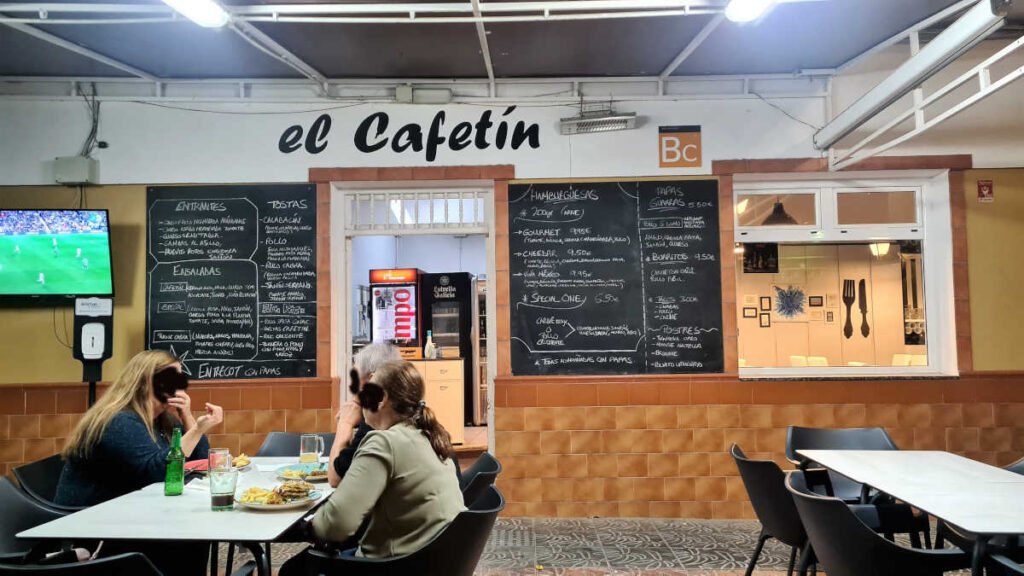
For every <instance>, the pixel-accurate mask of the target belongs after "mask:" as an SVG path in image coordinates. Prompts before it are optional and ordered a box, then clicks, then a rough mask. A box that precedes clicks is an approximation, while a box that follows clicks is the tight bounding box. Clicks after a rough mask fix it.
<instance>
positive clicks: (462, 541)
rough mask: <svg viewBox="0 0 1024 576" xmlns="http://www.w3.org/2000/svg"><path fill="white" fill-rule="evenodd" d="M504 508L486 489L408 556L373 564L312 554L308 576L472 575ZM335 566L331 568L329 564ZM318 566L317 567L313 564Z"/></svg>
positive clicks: (492, 489) (493, 492) (495, 493)
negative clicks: (470, 504) (355, 563)
mask: <svg viewBox="0 0 1024 576" xmlns="http://www.w3.org/2000/svg"><path fill="white" fill-rule="evenodd" d="M504 508H505V498H504V497H503V496H502V495H501V492H499V491H498V489H497V488H496V487H494V486H488V487H487V490H485V491H484V494H483V495H482V496H481V497H480V498H478V499H477V500H476V502H474V503H473V505H472V506H471V507H470V508H469V509H467V510H464V511H462V512H460V513H459V515H458V516H456V517H455V519H454V520H452V523H451V524H449V525H448V527H447V528H445V529H444V531H442V532H441V533H440V534H438V535H437V536H436V537H435V538H434V539H433V540H431V541H430V542H428V543H427V544H426V545H425V546H423V547H422V548H420V549H419V550H417V551H415V552H413V553H412V554H407V555H405V556H400V557H398V558H391V559H387V560H381V561H375V562H359V563H358V565H353V563H346V562H345V561H344V559H340V561H332V560H331V559H328V558H325V557H324V556H323V555H322V554H321V553H318V552H312V553H311V556H312V558H311V561H310V562H309V563H307V567H308V568H311V569H312V570H311V571H309V572H308V573H311V574H346V575H353V576H355V575H369V574H373V575H388V576H405V575H408V574H416V575H417V576H472V575H473V572H474V571H475V570H476V565H477V563H479V562H480V556H481V554H483V551H484V546H486V545H487V539H488V538H489V537H490V535H491V529H492V528H494V521H495V520H497V518H498V514H499V513H500V512H501V511H502V510H503V509H504ZM318 561H319V562H318ZM334 562H337V564H335V566H334V569H332V563H334ZM317 564H319V565H317Z"/></svg>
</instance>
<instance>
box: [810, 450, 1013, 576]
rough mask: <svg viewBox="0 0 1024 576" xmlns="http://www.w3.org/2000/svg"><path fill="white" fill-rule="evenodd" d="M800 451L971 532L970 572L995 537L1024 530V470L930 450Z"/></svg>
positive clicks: (978, 570)
mask: <svg viewBox="0 0 1024 576" xmlns="http://www.w3.org/2000/svg"><path fill="white" fill-rule="evenodd" d="M797 454H799V455H800V456H802V457H804V458H806V459H807V460H811V461H813V462H816V463H818V464H819V465H821V466H823V467H825V468H828V469H829V470H832V471H834V472H837V473H839V474H842V475H843V476H846V477H848V478H850V479H852V480H855V481H857V482H860V483H862V484H864V485H865V486H866V487H870V488H874V489H875V490H878V491H879V492H884V493H886V494H889V495H890V496H892V497H894V498H896V499H898V500H902V501H903V502H906V503H907V504H910V505H911V506H914V507H915V508H918V509H920V510H922V511H924V512H926V513H928V514H930V515H932V516H934V517H936V518H941V519H942V520H943V521H945V522H947V523H949V524H952V525H954V526H956V527H958V528H960V529H962V530H965V531H967V532H969V533H971V534H973V535H974V536H975V539H974V547H973V550H971V574H972V576H980V575H981V574H983V570H984V558H985V555H986V553H987V546H988V543H989V541H990V540H991V539H992V538H993V537H995V536H1017V535H1021V534H1024V475H1020V474H1016V473H1014V472H1011V471H1009V470H1005V469H1003V468H997V467H995V466H991V465H989V464H985V463H983V462H978V461H977V460H971V459H969V458H964V457H963V456H959V455H957V454H953V453H951V452H942V451H932V450H797Z"/></svg>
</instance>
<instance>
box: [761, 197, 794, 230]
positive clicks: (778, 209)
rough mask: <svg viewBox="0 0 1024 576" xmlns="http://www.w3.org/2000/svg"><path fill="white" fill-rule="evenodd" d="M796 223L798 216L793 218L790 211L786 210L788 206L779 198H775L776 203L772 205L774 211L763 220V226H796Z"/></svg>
mask: <svg viewBox="0 0 1024 576" xmlns="http://www.w3.org/2000/svg"><path fill="white" fill-rule="evenodd" d="M796 224H797V221H796V218H793V217H792V216H790V215H789V212H786V207H785V206H783V205H782V202H779V200H778V199H776V200H775V205H774V206H772V213H771V214H769V215H768V217H767V218H765V219H764V221H762V222H761V225H762V226H785V225H789V226H794V225H796Z"/></svg>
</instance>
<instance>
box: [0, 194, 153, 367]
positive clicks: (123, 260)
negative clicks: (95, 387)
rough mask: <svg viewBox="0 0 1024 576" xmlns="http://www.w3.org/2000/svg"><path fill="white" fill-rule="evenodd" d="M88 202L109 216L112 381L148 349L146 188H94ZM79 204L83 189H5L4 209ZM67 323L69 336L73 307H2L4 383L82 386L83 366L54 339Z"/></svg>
mask: <svg viewBox="0 0 1024 576" xmlns="http://www.w3.org/2000/svg"><path fill="white" fill-rule="evenodd" d="M85 199H86V204H85V207H86V208H105V209H107V210H109V212H110V225H111V231H110V234H111V244H112V245H111V251H112V252H113V273H114V294H115V296H114V349H113V357H111V358H110V359H109V360H107V361H106V362H105V363H104V364H103V376H104V379H105V380H110V379H112V378H113V377H114V376H115V375H116V374H117V372H118V371H119V370H120V369H121V367H122V366H124V364H125V362H127V361H128V359H129V358H131V357H132V356H133V355H134V354H135V353H137V352H138V351H139V350H142V348H143V346H144V344H145V338H144V335H145V332H144V331H145V322H146V321H145V310H146V307H145V292H146V276H145V267H146V260H145V255H146V216H145V205H146V188H145V187H144V186H99V187H93V188H88V189H87V190H86V195H85ZM78 203H79V194H78V190H77V189H73V188H65V187H62V186H45V187H44V186H37V187H0V208H77V207H78ZM55 318H56V322H55V321H54V319H55ZM65 319H66V321H67V330H68V333H69V335H70V334H71V329H72V327H73V320H74V308H73V307H72V306H60V307H57V308H53V307H38V306H36V307H32V306H18V307H10V306H8V307H4V308H0V384H12V383H13V384H26V383H37V382H76V381H81V379H82V364H81V363H80V362H79V361H77V360H75V359H74V358H72V357H71V350H69V349H67V348H65V347H64V346H62V345H61V344H60V343H59V342H58V341H57V338H56V336H54V326H56V330H57V331H58V332H59V333H60V335H61V337H62V338H63V334H64V330H63V327H62V326H63V325H62V322H63V321H64V320H65ZM69 343H70V342H69Z"/></svg>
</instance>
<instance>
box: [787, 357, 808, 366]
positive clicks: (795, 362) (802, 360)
mask: <svg viewBox="0 0 1024 576" xmlns="http://www.w3.org/2000/svg"><path fill="white" fill-rule="evenodd" d="M789 365H790V366H798V367H803V366H807V356H790V357H789Z"/></svg>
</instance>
